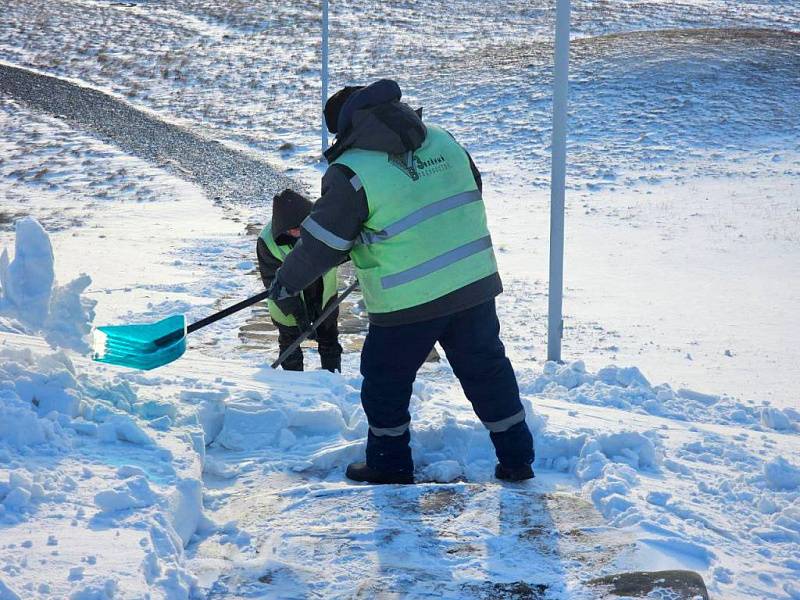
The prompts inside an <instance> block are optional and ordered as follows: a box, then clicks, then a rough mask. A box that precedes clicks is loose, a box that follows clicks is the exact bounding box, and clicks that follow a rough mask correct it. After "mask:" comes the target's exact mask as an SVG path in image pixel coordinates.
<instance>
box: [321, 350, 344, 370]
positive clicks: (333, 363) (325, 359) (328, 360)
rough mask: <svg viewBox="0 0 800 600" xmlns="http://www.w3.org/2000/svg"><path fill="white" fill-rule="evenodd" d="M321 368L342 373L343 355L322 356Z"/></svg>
mask: <svg viewBox="0 0 800 600" xmlns="http://www.w3.org/2000/svg"><path fill="white" fill-rule="evenodd" d="M319 361H320V363H321V365H320V366H321V367H322V368H323V369H325V370H326V371H330V372H331V373H335V372H336V371H339V372H340V373H341V372H342V355H341V354H322V353H320V355H319Z"/></svg>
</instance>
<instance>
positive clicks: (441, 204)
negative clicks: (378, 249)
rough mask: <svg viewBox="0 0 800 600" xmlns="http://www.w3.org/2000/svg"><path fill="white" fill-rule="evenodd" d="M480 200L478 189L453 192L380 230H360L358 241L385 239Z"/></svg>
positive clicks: (363, 242) (373, 241) (369, 241)
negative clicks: (452, 194)
mask: <svg viewBox="0 0 800 600" xmlns="http://www.w3.org/2000/svg"><path fill="white" fill-rule="evenodd" d="M480 200H481V193H480V192H479V191H478V190H471V191H469V192H461V193H460V194H455V195H454V196H448V197H447V198H443V199H441V200H437V201H436V202H434V203H433V204H428V205H427V206H423V207H422V208H420V209H419V210H416V211H414V212H413V213H411V214H410V215H408V216H407V217H403V218H402V219H400V220H399V221H395V222H394V223H392V224H391V225H389V226H387V227H385V228H384V229H383V230H382V231H376V232H371V231H363V232H361V236H360V238H359V241H360V242H361V243H362V244H374V243H375V242H380V241H381V240H386V239H388V238H390V237H392V236H395V235H397V234H399V233H403V232H404V231H405V230H406V229H410V228H411V227H413V226H414V225H417V224H418V223H422V222H423V221H426V220H427V219H430V218H432V217H435V216H437V215H440V214H442V213H443V212H447V211H448V210H452V209H454V208H458V207H459V206H464V205H465V204H469V203H470V202H479V201H480Z"/></svg>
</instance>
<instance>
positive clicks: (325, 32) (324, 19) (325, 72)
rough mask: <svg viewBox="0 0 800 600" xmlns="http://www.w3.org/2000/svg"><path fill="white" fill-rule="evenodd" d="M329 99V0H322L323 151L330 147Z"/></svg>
mask: <svg viewBox="0 0 800 600" xmlns="http://www.w3.org/2000/svg"><path fill="white" fill-rule="evenodd" d="M327 101H328V0H322V109H321V110H320V114H321V115H322V152H325V150H327V149H328V126H327V125H326V124H325V102H327Z"/></svg>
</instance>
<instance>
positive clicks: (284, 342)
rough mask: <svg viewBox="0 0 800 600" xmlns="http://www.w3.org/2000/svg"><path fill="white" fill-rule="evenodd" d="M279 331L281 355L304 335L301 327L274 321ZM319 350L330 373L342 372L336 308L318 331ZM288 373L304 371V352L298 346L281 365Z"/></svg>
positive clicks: (324, 367) (323, 364)
mask: <svg viewBox="0 0 800 600" xmlns="http://www.w3.org/2000/svg"><path fill="white" fill-rule="evenodd" d="M272 322H273V323H274V325H275V327H276V328H277V329H278V347H279V349H280V353H281V354H283V353H284V351H285V350H286V349H287V348H288V347H289V346H291V345H292V344H293V343H294V341H295V340H296V339H297V338H298V337H300V334H301V333H302V332H301V331H300V328H299V327H292V326H289V325H281V324H280V323H278V322H276V321H274V320H273V321H272ZM316 340H317V348H318V349H319V358H320V363H321V364H322V368H323V369H327V370H328V371H331V372H333V371H341V370H342V346H341V344H339V309H338V308H336V309H335V310H334V311H333V312H332V313H331V314H330V315H329V316H328V318H327V319H325V320H324V321H323V322H322V323H320V325H319V327H317V331H316ZM281 366H282V367H283V368H284V369H285V370H287V371H302V370H303V351H302V350H301V349H300V347H299V346H298V347H297V348H296V349H295V351H294V352H292V353H291V354H290V355H289V356H287V357H286V360H285V361H283V365H281Z"/></svg>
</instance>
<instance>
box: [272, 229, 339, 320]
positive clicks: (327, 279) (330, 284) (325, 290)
mask: <svg viewBox="0 0 800 600" xmlns="http://www.w3.org/2000/svg"><path fill="white" fill-rule="evenodd" d="M259 237H260V238H261V239H262V240H264V243H265V244H266V245H267V250H269V253H270V254H272V256H274V257H275V258H277V259H278V260H279V261H281V262H283V261H284V260H286V257H287V256H288V255H289V252H291V251H292V247H291V246H289V245H283V246H279V245H278V244H277V243H276V242H275V240H274V239H273V237H272V223H267V224H266V225H265V226H264V229H262V230H261V234H260V235H259ZM336 287H337V281H336V268H333V269H331V270H330V271H328V272H327V273H325V274H324V275H323V276H322V306H323V307H324V306H325V305H327V304H328V302H329V301H330V299H331V298H333V297H334V296H335V295H336V291H337V290H336ZM300 297H301V298H302V300H303V302H304V303H305V301H306V300H305V294H304V293H302V292H301V293H300ZM267 308H268V309H269V316H270V317H271V318H272V319H273V320H274V321H275V322H276V323H280V324H281V325H287V326H289V327H296V326H297V319H295V318H294V315H287V314H286V313H284V312H283V311H282V310H281V309H280V308H279V307H278V305H277V304H275V302H274V301H273V300H267Z"/></svg>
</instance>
